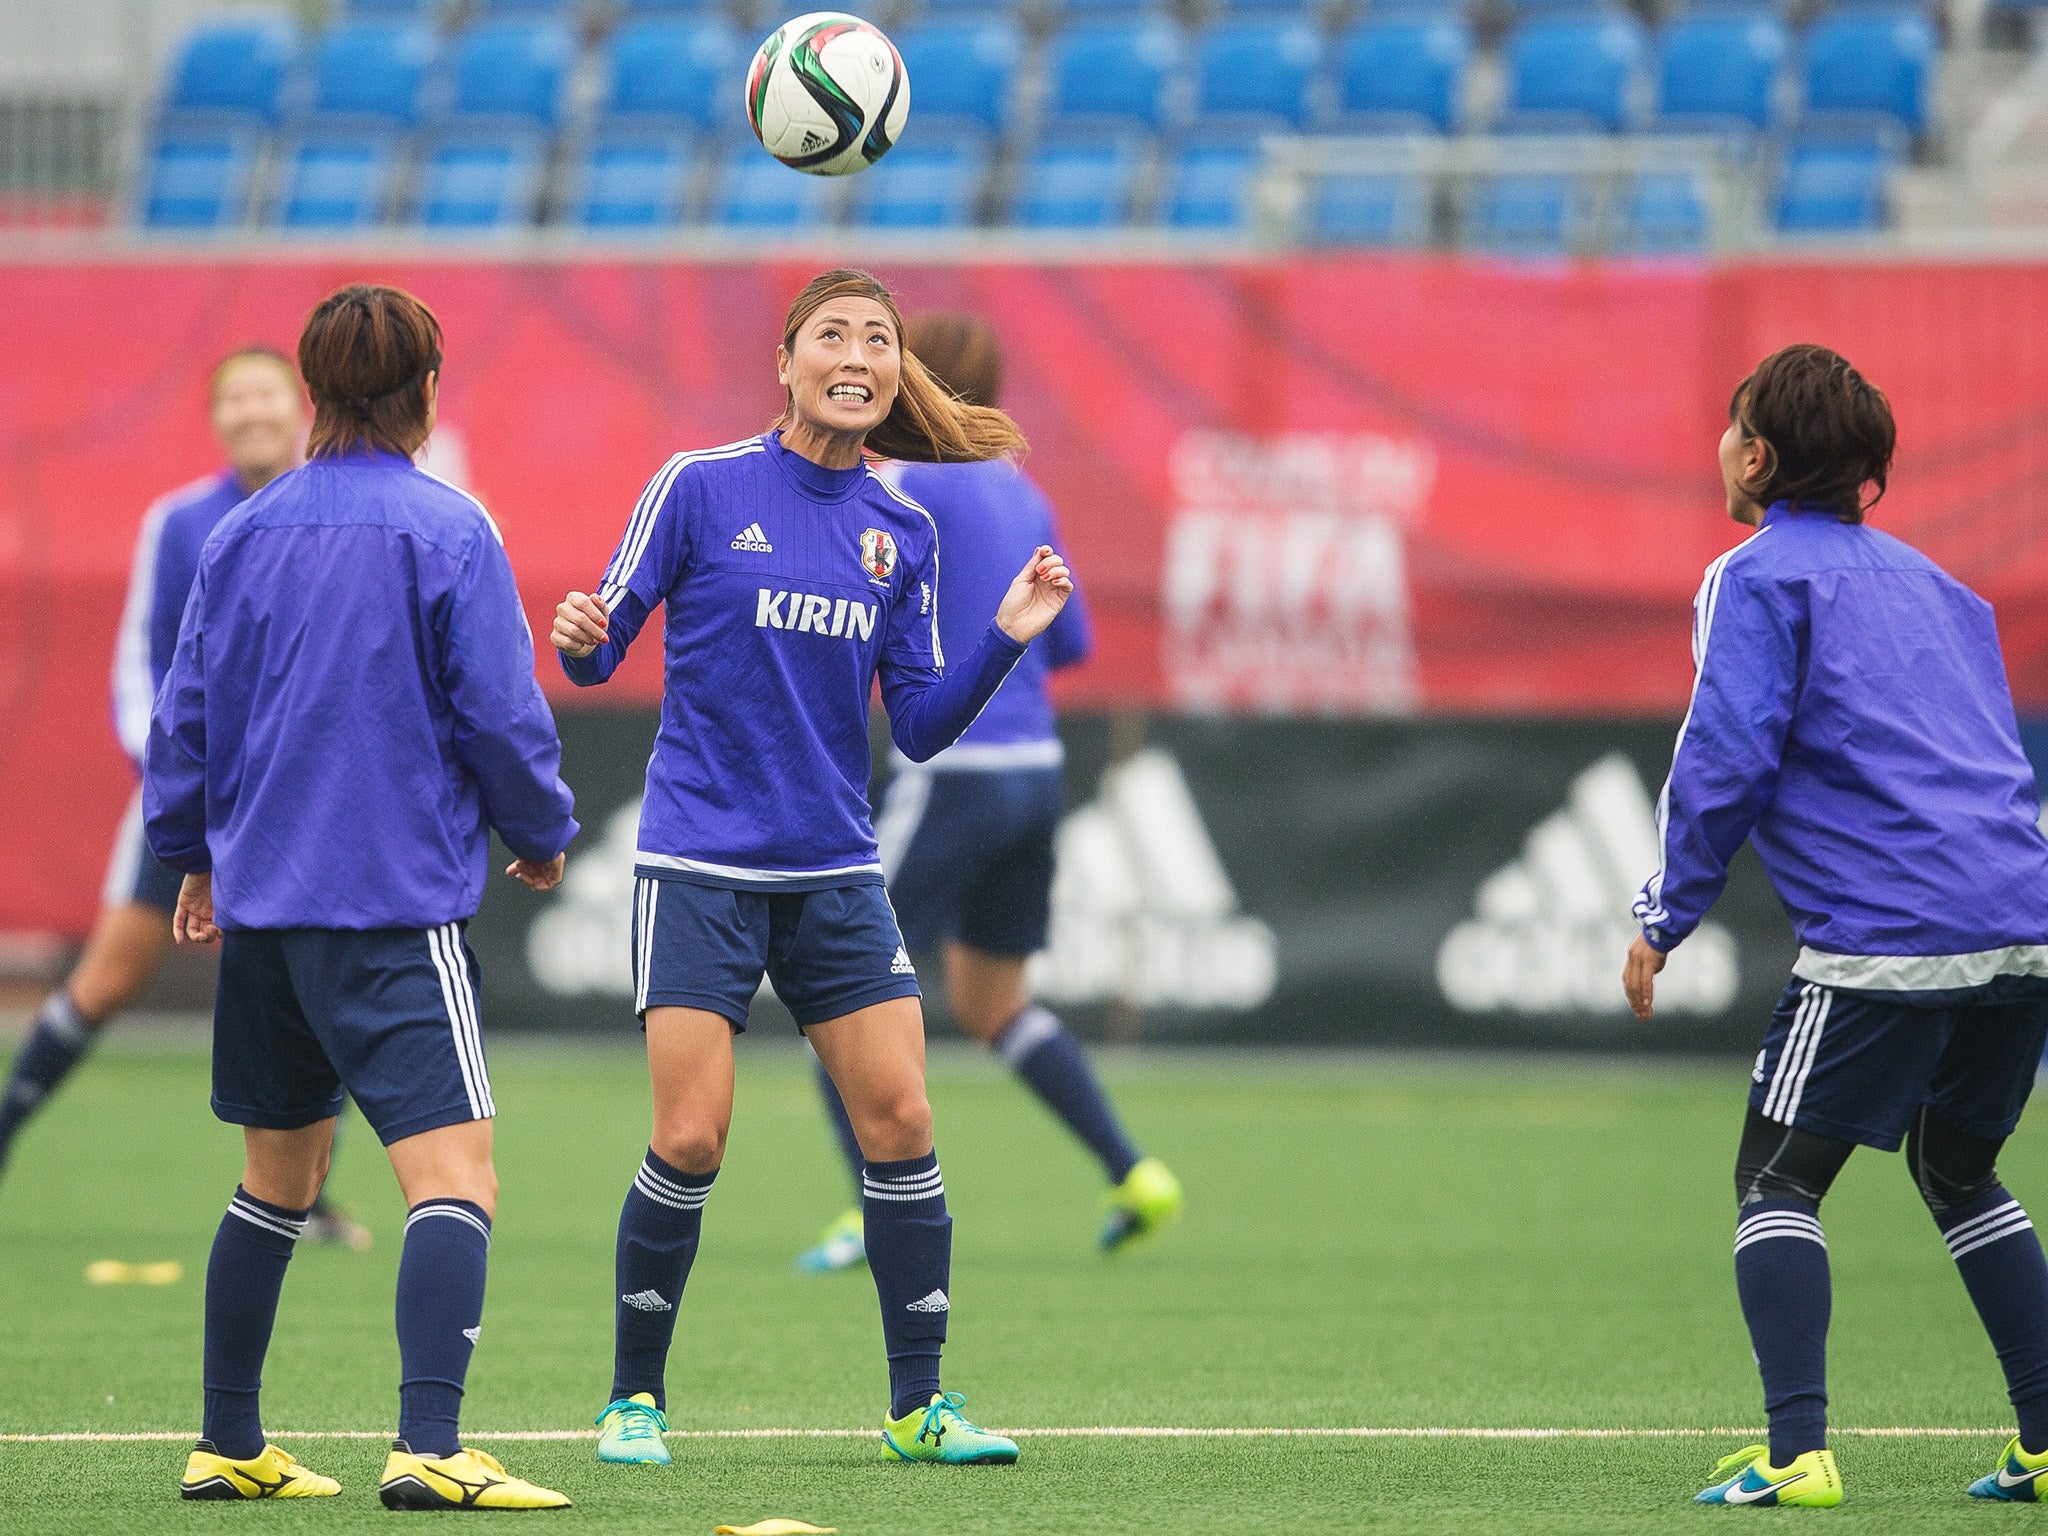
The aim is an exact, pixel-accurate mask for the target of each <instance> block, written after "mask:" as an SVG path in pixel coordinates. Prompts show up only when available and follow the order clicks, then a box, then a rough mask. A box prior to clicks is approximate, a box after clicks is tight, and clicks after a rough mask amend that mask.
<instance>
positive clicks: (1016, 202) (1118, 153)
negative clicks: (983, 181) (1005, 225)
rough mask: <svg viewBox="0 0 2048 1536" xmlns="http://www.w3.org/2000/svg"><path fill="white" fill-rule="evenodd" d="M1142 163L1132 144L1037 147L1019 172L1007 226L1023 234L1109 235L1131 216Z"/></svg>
mask: <svg viewBox="0 0 2048 1536" xmlns="http://www.w3.org/2000/svg"><path fill="white" fill-rule="evenodd" d="M1142 162H1143V157H1142V155H1141V153H1140V151H1139V147H1138V144H1137V141H1135V140H1132V139H1124V138H1114V137H1112V138H1106V139H1101V140H1097V141H1094V142H1087V141H1079V140H1076V141H1069V142H1051V143H1044V144H1040V145H1039V146H1038V147H1037V148H1035V149H1033V150H1032V151H1031V153H1030V154H1029V155H1027V156H1025V158H1024V164H1023V165H1022V167H1021V168H1020V170H1019V173H1018V176H1017V178H1016V183H1015V188H1014V192H1013V196H1012V199H1011V203H1010V221H1011V222H1012V223H1013V224H1017V225H1019V226H1021V227H1023V228H1026V229H1114V228H1116V227H1117V226H1118V225H1120V224H1122V223H1124V222H1125V221H1126V220H1127V219H1128V218H1129V217H1130V215H1131V200H1132V195H1133V193H1134V192H1135V190H1136V187H1137V181H1138V172H1139V169H1140V166H1141V165H1142Z"/></svg>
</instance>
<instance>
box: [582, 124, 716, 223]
mask: <svg viewBox="0 0 2048 1536" xmlns="http://www.w3.org/2000/svg"><path fill="white" fill-rule="evenodd" d="M691 168H692V162H691V157H690V147H689V143H688V141H687V140H685V139H683V138H681V137H668V136H663V135H659V134H646V133H632V132H627V131H618V132H607V133H601V134H599V135H598V136H596V137H595V138H593V139H591V141H590V142H589V143H588V144H586V145H585V146H584V147H583V152H582V154H581V155H580V156H579V157H578V159H577V162H576V167H575V170H574V172H573V173H572V186H571V190H570V194H569V218H570V220H571V221H572V222H573V223H575V224H577V225H579V226H580V227H582V228H584V229H590V230H635V229H640V230H649V229H665V228H668V227H669V226H671V225H673V224H677V223H680V222H681V220H682V217H683V212H684V205H685V203H686V201H687V199H688V197H689V190H690V171H691Z"/></svg>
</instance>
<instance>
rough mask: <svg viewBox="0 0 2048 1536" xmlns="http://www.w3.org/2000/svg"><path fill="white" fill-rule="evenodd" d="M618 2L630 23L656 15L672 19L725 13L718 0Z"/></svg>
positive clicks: (624, 0) (620, 9)
mask: <svg viewBox="0 0 2048 1536" xmlns="http://www.w3.org/2000/svg"><path fill="white" fill-rule="evenodd" d="M617 3H618V8H619V13H620V14H621V15H622V16H623V17H624V18H625V20H626V22H627V24H628V25H631V24H632V23H633V22H635V21H639V20H642V19H652V18H655V17H659V18H662V19H664V20H671V19H674V18H675V17H678V16H687V15H691V14H701V15H706V16H720V15H723V13H724V7H723V6H721V5H719V4H718V3H717V0H617Z"/></svg>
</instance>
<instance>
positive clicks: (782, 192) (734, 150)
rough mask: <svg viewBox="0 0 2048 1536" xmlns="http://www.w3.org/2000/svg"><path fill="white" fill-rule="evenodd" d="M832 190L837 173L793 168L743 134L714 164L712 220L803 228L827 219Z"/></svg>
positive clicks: (736, 224) (735, 226)
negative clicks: (814, 173) (817, 173)
mask: <svg viewBox="0 0 2048 1536" xmlns="http://www.w3.org/2000/svg"><path fill="white" fill-rule="evenodd" d="M870 174H872V173H870ZM837 192H838V183H837V180H836V178H834V177H830V176H806V175H804V174H803V173H801V172H800V171H792V170H791V169H790V168H789V167H788V166H786V165H784V164H783V163H782V162H781V161H779V160H777V159H775V158H774V157H773V156H772V155H770V154H769V153H768V152H767V151H766V150H764V149H763V148H761V146H760V145H758V144H756V143H755V142H754V141H753V140H752V139H744V140H740V141H738V142H736V143H734V144H733V145H732V146H731V148H730V149H728V150H727V152H726V156H725V160H724V162H723V163H722V164H721V165H720V166H719V168H718V184H717V187H716V188H715V189H714V191H713V192H712V195H711V222H712V223H714V224H722V225H724V226H725V227H727V228H728V229H802V228H805V227H809V226H816V225H820V224H827V223H830V222H831V216H832V211H833V205H834V203H835V202H836V201H837V198H836V195H835V194H836V193H837Z"/></svg>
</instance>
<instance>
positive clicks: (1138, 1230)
mask: <svg viewBox="0 0 2048 1536" xmlns="http://www.w3.org/2000/svg"><path fill="white" fill-rule="evenodd" d="M1184 1201H1185V1197H1184V1196H1183V1195H1182V1194H1181V1189H1180V1180H1179V1179H1176V1178H1175V1177H1174V1176H1173V1170H1172V1169H1170V1168H1168V1167H1167V1166H1166V1164H1164V1163H1162V1162H1161V1161H1159V1159H1158V1158H1156V1157H1148V1158H1146V1159H1145V1160H1144V1161H1143V1162H1140V1163H1138V1164H1136V1165H1135V1166H1134V1167H1132V1169H1131V1171H1130V1172H1129V1173H1127V1174H1125V1175H1124V1181H1123V1183H1121V1184H1119V1185H1117V1186H1116V1188H1114V1189H1112V1190H1111V1191H1110V1192H1109V1195H1108V1197H1107V1199H1106V1200H1105V1201H1104V1204H1105V1205H1106V1206H1107V1207H1108V1211H1109V1214H1108V1215H1107V1216H1106V1217H1105V1218H1104V1220H1103V1223H1102V1235H1101V1237H1100V1239H1099V1241H1100V1242H1101V1244H1102V1251H1103V1252H1104V1253H1115V1252H1116V1251H1117V1250H1118V1249H1120V1248H1122V1247H1124V1246H1126V1245H1127V1244H1130V1243H1134V1242H1136V1241H1137V1240H1138V1239H1139V1238H1141V1237H1149V1236H1151V1235H1152V1234H1153V1233H1154V1232H1157V1231H1158V1230H1159V1229H1160V1228H1161V1227H1164V1226H1166V1225H1167V1224H1168V1223H1169V1222H1171V1221H1173V1220H1174V1218H1176V1217H1177V1216H1179V1215H1180V1208H1181V1206H1182V1204H1183V1203H1184Z"/></svg>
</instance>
